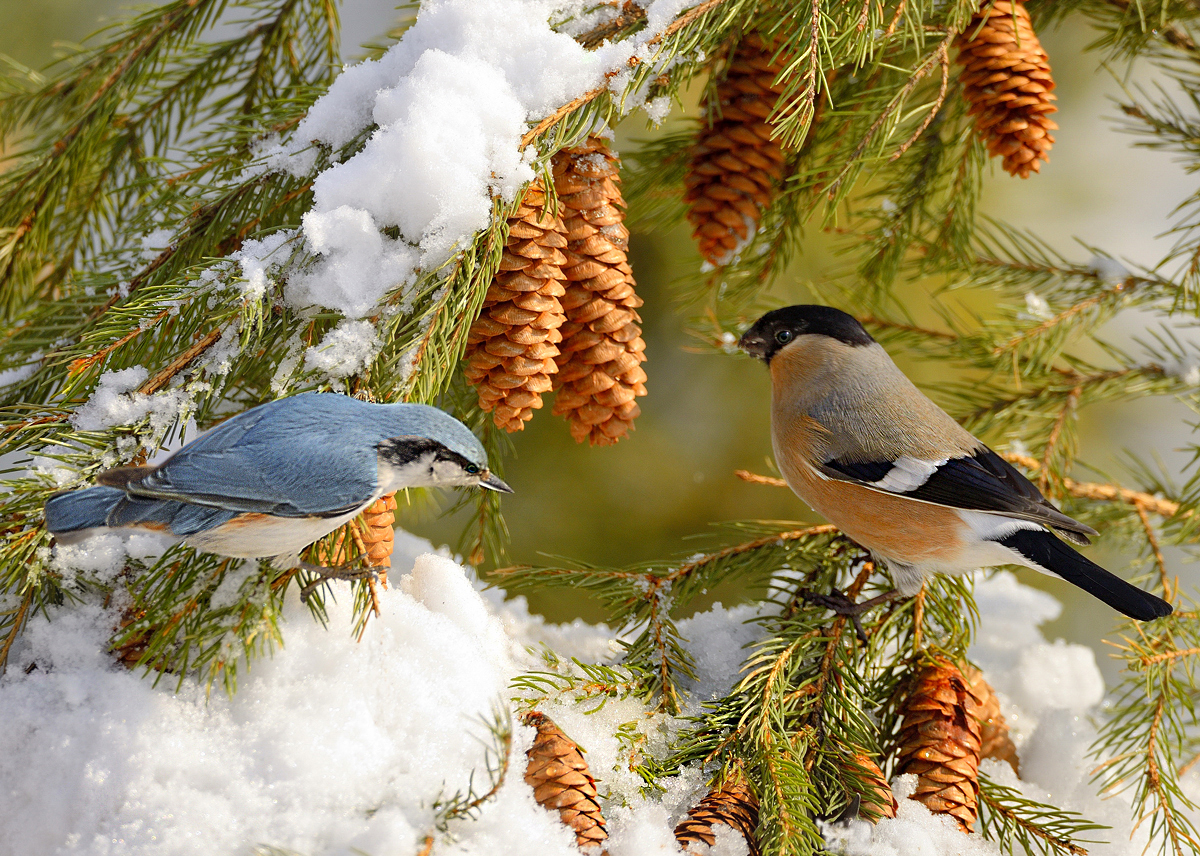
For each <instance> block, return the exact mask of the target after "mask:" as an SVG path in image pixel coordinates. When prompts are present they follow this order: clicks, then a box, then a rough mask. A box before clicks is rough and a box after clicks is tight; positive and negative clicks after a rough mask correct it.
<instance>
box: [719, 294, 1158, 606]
mask: <svg viewBox="0 0 1200 856" xmlns="http://www.w3.org/2000/svg"><path fill="white" fill-rule="evenodd" d="M739 345H740V347H741V348H742V349H743V350H745V351H746V352H747V353H749V354H750V355H752V356H754V357H757V358H758V359H761V360H763V361H764V362H765V363H766V364H767V366H768V367H769V368H770V370H771V439H772V443H773V445H774V449H775V459H776V461H777V462H778V464H779V468H780V470H781V471H782V472H783V475H784V478H785V479H786V480H787V483H788V485H789V486H790V487H791V488H792V490H793V491H794V492H795V493H796V495H797V496H799V497H800V498H801V499H803V500H804V501H805V502H807V503H808V504H809V505H810V506H812V507H813V509H814V510H815V511H817V512H819V513H820V514H822V515H824V516H825V517H826V518H827V519H828V520H829V522H831V523H833V524H834V525H835V526H837V527H838V528H839V529H841V530H842V531H843V532H844V533H845V534H846V535H847V536H848V537H850V538H852V539H854V540H855V541H857V542H858V543H859V544H861V545H862V546H863V547H865V548H866V549H867V550H869V551H870V552H871V553H872V555H873V556H874V557H875V558H876V560H877V561H879V562H881V563H883V564H884V565H886V566H887V567H888V569H889V570H890V571H891V574H892V578H893V580H894V581H895V584H896V588H897V589H898V592H899V593H900V594H903V595H913V594H916V593H917V592H918V591H920V589H921V585H922V583H923V581H924V578H925V575H926V574H931V573H950V574H960V573H964V572H967V571H971V570H974V569H975V568H980V567H990V566H992V565H1009V564H1012V565H1024V566H1025V567H1029V568H1033V569H1035V570H1038V571H1042V572H1044V573H1050V574H1054V575H1056V576H1059V577H1062V578H1063V579H1065V580H1066V581H1067V582H1069V583H1073V584H1074V585H1077V586H1079V587H1080V588H1082V589H1083V590H1084V591H1086V592H1088V593H1089V594H1091V595H1094V596H1095V597H1097V598H1099V599H1100V600H1102V601H1104V602H1105V603H1107V604H1108V605H1109V606H1111V607H1112V608H1113V609H1116V610H1118V611H1120V612H1123V613H1124V614H1125V615H1128V616H1130V617H1132V618H1136V619H1139V620H1141V621H1148V620H1150V619H1152V618H1161V617H1162V616H1164V615H1169V614H1170V613H1171V606H1170V604H1168V603H1166V602H1165V601H1163V600H1161V599H1160V598H1157V597H1155V596H1154V595H1152V594H1149V593H1147V592H1144V591H1142V590H1141V589H1138V588H1136V587H1134V586H1132V585H1130V584H1129V583H1127V582H1125V581H1124V580H1122V579H1120V578H1119V577H1116V576H1114V575H1113V574H1111V573H1109V572H1108V571H1106V570H1105V569H1104V568H1102V567H1100V566H1099V565H1097V564H1095V563H1094V562H1091V561H1089V560H1088V559H1086V558H1084V557H1083V556H1082V555H1080V554H1079V553H1077V552H1075V551H1074V550H1072V549H1071V548H1070V547H1068V546H1067V545H1066V544H1065V543H1063V541H1062V540H1060V539H1059V537H1058V536H1061V537H1062V538H1065V539H1067V540H1068V541H1071V542H1072V543H1074V544H1088V543H1089V540H1088V536H1091V535H1095V534H1097V533H1096V531H1095V530H1094V529H1092V528H1091V527H1089V526H1085V525H1084V524H1082V523H1080V522H1079V521H1077V520H1073V519H1071V518H1070V517H1068V516H1066V515H1065V514H1063V513H1062V512H1061V511H1059V510H1058V509H1057V508H1055V507H1054V506H1053V505H1051V504H1050V503H1049V502H1048V501H1047V500H1046V498H1045V497H1043V496H1042V494H1041V492H1040V491H1038V489H1037V488H1036V487H1034V485H1033V484H1032V483H1031V482H1030V481H1029V480H1028V479H1026V478H1025V477H1024V476H1023V475H1021V474H1020V473H1019V472H1018V471H1017V470H1016V469H1014V468H1013V467H1012V466H1010V465H1009V464H1008V462H1006V461H1005V460H1004V459H1003V458H1001V457H1000V456H999V455H997V454H996V453H995V452H993V451H992V450H991V449H989V448H988V447H987V446H985V445H984V444H983V443H981V442H980V441H979V440H977V439H976V438H975V437H973V436H971V434H970V433H969V432H967V431H966V430H965V429H963V428H962V427H961V426H960V425H959V424H958V423H957V422H955V421H954V420H953V419H951V418H950V416H949V415H947V414H946V412H945V411H943V410H942V409H941V408H939V407H938V406H937V405H936V404H934V403H933V402H932V401H930V400H929V399H928V398H926V397H925V395H924V394H922V393H921V391H920V390H918V389H917V388H916V387H915V386H914V385H913V383H912V381H910V380H909V379H908V378H907V377H905V376H904V374H903V373H902V372H901V371H900V369H899V368H897V367H896V364H895V363H893V362H892V360H891V358H890V357H889V356H888V355H887V352H886V351H884V349H883V348H882V347H881V346H880V345H879V343H878V342H876V341H875V340H874V339H872V338H871V336H870V335H869V334H868V333H867V331H866V330H864V329H863V327H862V325H861V324H859V323H858V321H856V320H855V319H854V318H853V317H851V316H850V315H847V314H846V313H845V312H842V311H840V310H837V309H833V308H831V307H828V306H789V307H786V308H784V309H777V310H775V311H774V312H768V313H767V314H766V315H764V316H763V317H762V318H760V319H759V320H758V321H757V322H755V324H754V326H752V327H751V328H750V329H749V330H748V331H747V332H746V334H745V335H744V336H742V338H741V341H740V342H739ZM886 597H888V595H884V596H881V598H872V599H871V600H870V601H865V602H864V603H862V604H858V605H857V606H856V607H855V608H854V611H855V612H857V611H861V609H863V608H867V607H869V606H871V605H874V603H876V602H878V601H879V600H881V599H882V598H886Z"/></svg>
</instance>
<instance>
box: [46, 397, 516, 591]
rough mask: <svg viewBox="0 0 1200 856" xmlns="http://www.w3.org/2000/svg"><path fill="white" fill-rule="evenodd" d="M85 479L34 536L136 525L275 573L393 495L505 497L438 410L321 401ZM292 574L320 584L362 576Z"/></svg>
mask: <svg viewBox="0 0 1200 856" xmlns="http://www.w3.org/2000/svg"><path fill="white" fill-rule="evenodd" d="M96 481H97V482H98V483H99V484H98V485H97V486H96V487H89V488H85V489H83V490H74V491H68V492H64V493H59V494H55V495H54V496H52V497H51V498H50V499H49V500H48V501H47V502H46V510H45V515H46V528H47V529H49V530H50V532H51V533H53V534H54V536H55V537H56V538H57V539H58V540H59V541H60V542H63V543H70V542H71V541H73V540H81V539H82V538H83V537H85V536H86V535H87V533H88V532H89V531H90V530H95V529H98V528H110V529H121V528H133V529H137V528H141V529H144V530H154V531H157V532H161V533H164V534H166V535H168V536H174V537H176V538H178V539H180V540H183V541H185V542H186V543H188V544H190V545H191V546H193V547H195V548H197V549H199V550H203V551H205V552H209V553H217V554H219V555H222V556H233V557H237V558H263V557H279V558H277V559H276V564H277V565H279V566H280V567H284V568H286V567H295V566H299V565H300V564H301V563H300V561H299V552H300V550H302V549H303V548H304V547H307V546H308V545H309V544H311V543H313V542H314V541H316V540H318V539H319V538H323V537H324V536H326V535H328V534H329V533H330V532H332V531H333V530H335V529H337V528H338V527H339V526H342V525H343V524H345V523H346V522H347V521H349V520H352V519H353V518H354V517H356V516H357V515H358V514H359V513H360V512H361V511H362V510H363V509H365V508H366V507H367V506H369V505H370V504H371V503H373V502H374V501H375V500H377V499H378V498H379V497H381V496H383V495H384V494H386V493H391V492H393V491H395V490H398V489H400V488H406V487H481V488H486V489H488V490H495V491H502V492H504V493H512V488H510V487H509V486H508V485H507V484H505V483H504V482H503V481H502V480H501V479H499V478H498V477H497V476H495V475H492V474H491V473H490V472H489V471H488V466H487V453H486V452H485V451H484V449H483V446H482V445H481V444H480V442H479V440H478V439H476V437H475V435H474V434H472V433H471V430H470V429H469V428H467V426H466V425H463V424H462V423H461V422H459V421H458V420H457V419H455V418H454V417H452V416H450V415H449V414H446V413H443V412H442V411H441V410H438V409H437V408H435V407H429V406H427V405H424V404H370V403H368V402H365V401H359V400H358V399H355V398H350V397H348V396H345V395H337V394H333V393H306V394H303V395H297V396H294V397H292V398H283V399H280V400H278V401H272V402H270V403H268V404H263V405H260V406H258V407H254V408H251V409H250V410H247V411H246V412H244V413H239V414H238V415H237V416H234V417H233V418H231V419H228V420H226V421H225V422H222V423H221V424H220V425H218V426H217V427H216V428H214V429H213V430H211V431H209V432H208V433H206V434H204V435H203V436H201V437H199V438H197V439H195V440H193V441H192V442H190V443H188V444H186V445H185V446H184V447H183V448H181V449H179V450H178V451H177V452H175V453H174V454H172V455H171V456H170V457H169V458H168V459H167V460H166V461H164V462H163V463H161V464H159V465H157V466H144V467H121V468H118V469H112V470H107V471H106V472H102V473H100V475H99V476H97V477H96ZM289 562H290V563H291V564H288V563H289ZM304 567H306V568H307V569H309V570H313V571H316V572H318V573H320V574H321V575H322V576H323V577H340V578H353V577H355V576H361V575H362V572H361V571H360V572H352V573H347V572H343V571H339V570H338V569H330V568H318V567H315V566H304Z"/></svg>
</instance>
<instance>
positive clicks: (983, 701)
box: [966, 668, 1021, 775]
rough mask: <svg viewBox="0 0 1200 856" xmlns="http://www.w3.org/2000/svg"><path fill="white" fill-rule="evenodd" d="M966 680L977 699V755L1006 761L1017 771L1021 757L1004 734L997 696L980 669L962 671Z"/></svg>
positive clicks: (1006, 731)
mask: <svg viewBox="0 0 1200 856" xmlns="http://www.w3.org/2000/svg"><path fill="white" fill-rule="evenodd" d="M966 678H967V681H968V682H969V683H970V685H971V692H973V693H974V694H975V695H976V696H977V697H978V698H979V700H980V702H979V709H978V710H977V711H975V718H976V719H978V720H979V739H980V747H979V757H980V758H981V759H982V758H995V759H996V760H998V761H1007V762H1008V766H1010V767H1012V769H1013V772H1014V773H1016V774H1017V775H1020V773H1021V759H1020V758H1018V757H1017V747H1016V745H1015V744H1014V743H1013V742H1012V738H1011V737H1010V736H1009V734H1008V723H1007V722H1005V721H1004V714H1002V713H1001V712H1000V699H998V698H996V693H995V692H994V691H993V690H992V686H991V684H989V683H988V682H987V681H985V680H984V679H983V672H981V671H979V670H978V669H976V668H970V669H967V671H966Z"/></svg>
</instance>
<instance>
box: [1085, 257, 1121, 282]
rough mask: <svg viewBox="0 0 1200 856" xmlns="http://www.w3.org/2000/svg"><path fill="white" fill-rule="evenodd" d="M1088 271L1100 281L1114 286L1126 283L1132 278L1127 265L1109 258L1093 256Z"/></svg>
mask: <svg viewBox="0 0 1200 856" xmlns="http://www.w3.org/2000/svg"><path fill="white" fill-rule="evenodd" d="M1088 269H1089V270H1091V272H1092V273H1094V274H1095V275H1096V276H1098V277H1100V279H1102V280H1104V281H1105V282H1107V283H1111V284H1113V285H1115V284H1117V283H1118V282H1124V281H1125V280H1127V279H1129V277H1130V276H1132V274H1131V273H1130V272H1129V269H1128V268H1127V267H1125V265H1123V264H1121V263H1120V262H1119V261H1117V260H1116V259H1114V258H1111V257H1109V256H1092V258H1091V260H1090V261H1089V262H1088Z"/></svg>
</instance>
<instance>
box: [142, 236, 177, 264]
mask: <svg viewBox="0 0 1200 856" xmlns="http://www.w3.org/2000/svg"><path fill="white" fill-rule="evenodd" d="M173 235H174V233H173V232H172V231H171V230H170V229H155V230H154V231H153V232H150V233H148V234H146V235H143V236H142V258H143V259H145V260H146V261H153V260H154V259H156V258H158V256H159V254H160V253H162V251H163V250H165V249H166V248H167V247H169V246H171V238H172V237H173Z"/></svg>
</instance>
